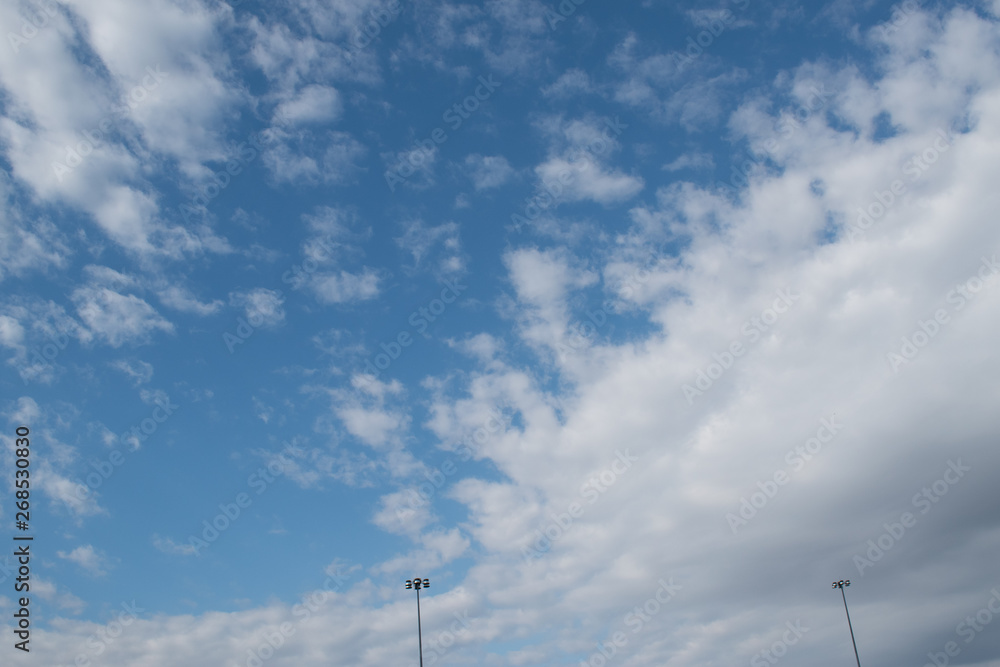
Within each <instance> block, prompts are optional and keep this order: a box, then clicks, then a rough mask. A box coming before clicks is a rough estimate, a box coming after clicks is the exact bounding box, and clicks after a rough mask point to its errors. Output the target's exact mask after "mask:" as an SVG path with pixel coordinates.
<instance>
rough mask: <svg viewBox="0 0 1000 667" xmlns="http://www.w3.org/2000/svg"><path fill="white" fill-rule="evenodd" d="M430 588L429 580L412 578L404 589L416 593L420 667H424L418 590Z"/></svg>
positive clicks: (407, 581) (422, 633)
mask: <svg viewBox="0 0 1000 667" xmlns="http://www.w3.org/2000/svg"><path fill="white" fill-rule="evenodd" d="M430 587H431V580H430V579H420V578H417V577H414V578H413V579H407V580H406V589H407V590H416V591H417V646H418V647H419V648H420V667H424V632H423V628H421V626H420V589H421V588H430Z"/></svg>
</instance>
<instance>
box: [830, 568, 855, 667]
mask: <svg viewBox="0 0 1000 667" xmlns="http://www.w3.org/2000/svg"><path fill="white" fill-rule="evenodd" d="M850 585H851V580H850V579H841V580H840V581H835V582H833V587H834V588H839V589H840V597H842V598H844V611H845V612H846V613H847V628H848V629H849V630H850V631H851V643H852V644H854V659H855V660H857V661H858V667H861V658H859V657H858V645H857V643H856V642H855V641H854V628H852V627H851V612H849V611H847V595H845V594H844V588H846V587H847V586H850Z"/></svg>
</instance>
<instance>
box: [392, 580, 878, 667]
mask: <svg viewBox="0 0 1000 667" xmlns="http://www.w3.org/2000/svg"><path fill="white" fill-rule="evenodd" d="M430 587H431V580H430V579H407V580H406V589H407V590H416V591H417V646H418V647H419V649H420V667H424V639H423V636H422V634H423V633H422V632H421V629H420V589H421V588H430ZM858 667H861V666H860V665H858Z"/></svg>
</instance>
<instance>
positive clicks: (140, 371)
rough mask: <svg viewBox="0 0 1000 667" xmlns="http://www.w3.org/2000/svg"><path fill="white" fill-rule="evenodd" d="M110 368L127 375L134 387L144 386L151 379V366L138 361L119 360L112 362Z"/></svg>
mask: <svg viewBox="0 0 1000 667" xmlns="http://www.w3.org/2000/svg"><path fill="white" fill-rule="evenodd" d="M111 367H112V368H115V369H117V370H119V371H121V372H122V373H124V374H125V375H127V376H128V378H129V379H130V380H131V381H132V384H133V385H134V386H136V387H138V386H139V385H142V384H146V383H147V382H149V381H150V380H152V379H153V365H152V364H149V363H146V362H145V361H142V360H140V359H135V360H132V361H128V360H126V359H119V360H117V361H115V362H113V363H112V364H111Z"/></svg>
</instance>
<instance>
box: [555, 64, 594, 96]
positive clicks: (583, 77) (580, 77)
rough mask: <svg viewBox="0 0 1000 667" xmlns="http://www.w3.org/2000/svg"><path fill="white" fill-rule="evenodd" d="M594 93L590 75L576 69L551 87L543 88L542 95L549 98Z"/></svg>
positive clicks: (569, 70) (560, 77)
mask: <svg viewBox="0 0 1000 667" xmlns="http://www.w3.org/2000/svg"><path fill="white" fill-rule="evenodd" d="M592 92H594V85H593V83H591V81H590V75H589V74H587V72H586V71H585V70H582V69H578V68H576V67H574V68H571V69H568V70H566V71H565V72H563V73H562V74H561V75H560V76H559V78H558V79H556V80H555V81H554V82H553V83H552V84H551V85H549V86H546V87H544V88H542V94H543V95H545V96H547V97H549V96H551V97H571V96H573V95H580V94H587V93H592Z"/></svg>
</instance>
